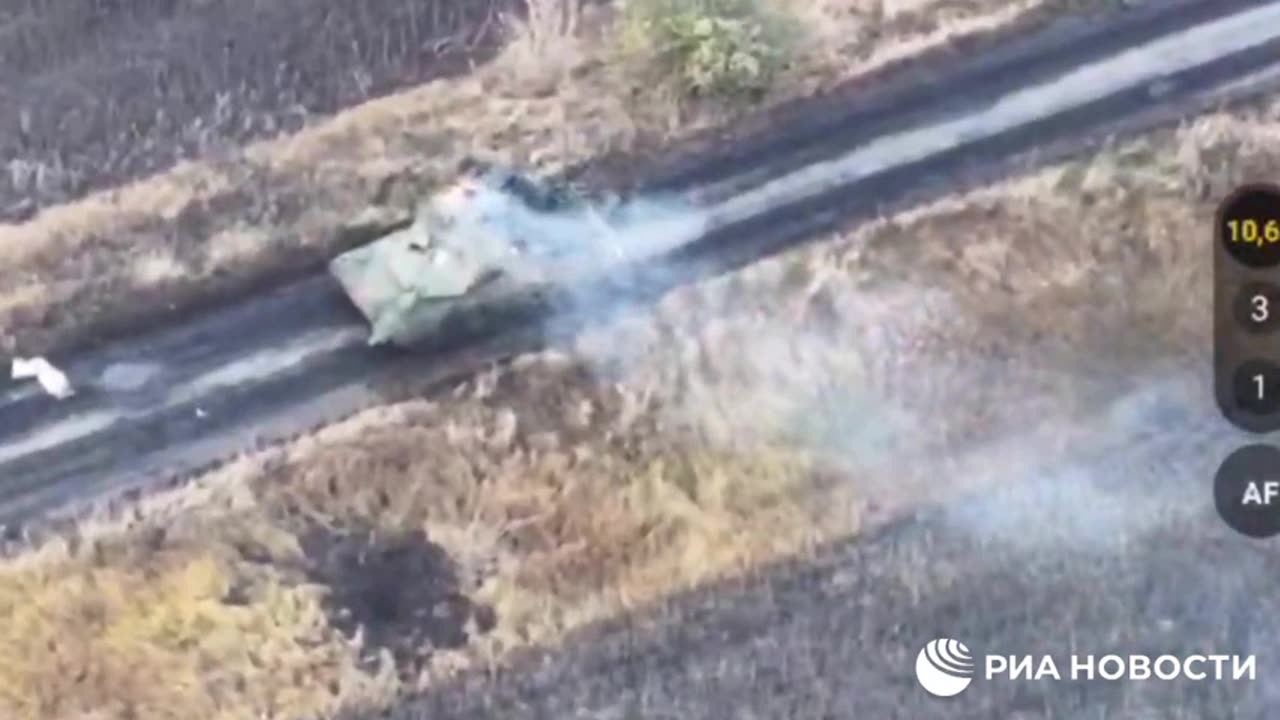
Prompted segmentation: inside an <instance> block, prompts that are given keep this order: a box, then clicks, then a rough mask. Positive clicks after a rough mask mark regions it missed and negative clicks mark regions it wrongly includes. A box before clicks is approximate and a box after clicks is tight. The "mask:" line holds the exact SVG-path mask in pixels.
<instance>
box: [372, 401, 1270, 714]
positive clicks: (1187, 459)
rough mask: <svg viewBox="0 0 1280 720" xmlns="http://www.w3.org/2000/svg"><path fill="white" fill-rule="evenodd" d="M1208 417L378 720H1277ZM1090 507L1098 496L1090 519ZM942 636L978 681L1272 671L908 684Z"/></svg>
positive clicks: (1262, 564) (1225, 445) (1219, 440)
mask: <svg viewBox="0 0 1280 720" xmlns="http://www.w3.org/2000/svg"><path fill="white" fill-rule="evenodd" d="M1202 412H1203V413H1204V417H1203V418H1201V419H1200V420H1195V419H1193V418H1191V417H1184V418H1181V419H1180V420H1177V421H1175V423H1174V424H1175V425H1178V426H1182V427H1184V429H1185V427H1191V426H1200V427H1209V428H1215V427H1216V430H1215V429H1208V430H1205V431H1204V432H1201V433H1198V434H1190V435H1188V434H1184V433H1178V434H1176V435H1170V436H1165V437H1160V435H1161V432H1162V431H1161V430H1160V429H1159V428H1152V435H1151V437H1152V438H1157V439H1155V440H1154V441H1149V440H1147V441H1144V440H1140V439H1136V438H1135V440H1134V443H1133V444H1132V445H1128V446H1124V447H1121V448H1120V449H1119V450H1114V449H1113V450H1112V451H1109V452H1099V451H1097V450H1094V451H1093V453H1092V454H1090V452H1089V450H1088V449H1085V450H1082V451H1081V453H1080V457H1079V460H1078V463H1070V464H1068V465H1066V466H1056V467H1052V468H1049V467H1046V468H1044V472H1043V473H1042V474H1041V475H1040V476H1039V477H1034V478H1031V477H1027V478H1013V477H1010V478H1004V479H1003V480H1004V482H1005V484H1006V486H1007V487H1005V488H1004V490H1003V491H1002V493H994V492H988V493H985V494H978V495H975V496H973V497H970V498H968V499H966V500H964V501H962V502H961V503H958V504H957V505H954V506H952V507H948V508H935V509H929V510H925V511H922V512H920V513H918V514H917V515H915V516H913V517H910V518H907V519H905V520H902V521H900V522H897V523H894V524H892V525H890V526H889V527H887V528H884V529H882V530H880V531H878V532H875V533H872V534H870V535H869V536H867V537H865V538H863V539H861V540H853V541H849V542H846V543H843V544H840V545H837V546H832V547H829V548H827V549H825V550H824V551H822V552H820V553H819V555H818V557H817V558H816V559H813V560H806V561H802V562H794V563H790V564H785V565H781V566H778V567H775V568H771V569H768V570H764V571H762V572H760V573H758V574H757V575H756V576H754V577H751V578H745V579H738V580H734V581H731V582H727V583H723V584H720V585H717V586H711V587H708V588H705V589H704V590H700V591H698V592H696V593H693V594H690V595H686V596H684V597H678V598H674V599H671V600H668V601H666V602H664V603H662V604H661V606H660V607H658V608H654V609H651V610H648V611H645V612H642V613H639V614H636V615H634V616H631V617H626V618H623V619H620V620H616V621H610V622H608V623H606V624H604V625H601V626H598V627H595V628H590V629H588V630H586V631H584V632H583V633H581V635H579V636H578V637H577V638H575V639H573V640H571V641H570V642H569V643H568V644H567V646H565V647H564V648H563V649H561V650H558V651H554V652H540V653H530V654H527V655H525V656H523V657H521V658H519V659H518V660H516V661H514V662H512V663H511V665H510V666H508V667H506V668H504V669H502V670H499V671H495V672H493V673H484V672H478V673H476V674H474V675H471V676H467V677H464V678H462V679H459V680H458V681H456V682H454V683H451V684H448V685H446V686H443V687H440V688H437V689H436V690H434V691H431V692H429V693H427V694H426V696H425V697H422V698H420V699H418V700H417V701H415V702H412V703H408V704H406V705H404V706H402V707H400V708H398V709H397V710H396V711H395V712H392V713H391V714H390V715H389V716H388V715H379V717H391V718H395V719H396V720H410V719H414V720H416V719H418V718H483V717H507V718H673V719H674V718H681V719H682V720H691V719H694V718H743V717H752V718H806V719H808V718H815V719H816V718H903V719H904V720H905V719H910V720H924V719H926V718H951V719H954V718H973V719H974V720H977V719H979V718H1023V719H1030V718H1055V719H1063V718H1099V719H1101V718H1135V719H1136V718H1206V719H1208V718H1214V719H1225V718H1233V719H1235V720H1245V719H1249V720H1255V719H1256V720H1262V719H1264V718H1275V717H1280V705H1277V702H1280V685H1277V683H1276V680H1275V678H1276V673H1277V672H1278V671H1280V616H1278V615H1277V610H1280V595H1277V593H1276V592H1275V591H1274V582H1273V579H1274V577H1275V575H1276V573H1277V572H1280V554H1278V553H1277V552H1276V549H1275V547H1274V544H1273V543H1271V544H1268V543H1264V542H1255V541H1250V540H1247V539H1245V538H1243V537H1241V536H1237V535H1235V534H1234V533H1232V532H1231V531H1230V530H1228V529H1227V528H1226V526H1225V525H1224V524H1223V523H1222V522H1221V521H1219V520H1218V518H1217V517H1216V516H1215V514H1214V510H1213V505H1212V493H1211V491H1210V488H1211V477H1212V473H1213V467H1214V465H1215V464H1216V463H1217V462H1218V461H1219V460H1220V458H1221V457H1222V455H1223V453H1225V452H1226V451H1227V450H1228V449H1229V448H1230V447H1231V444H1232V442H1233V440H1232V437H1231V435H1232V434H1231V433H1230V432H1228V431H1227V430H1226V428H1225V423H1223V422H1221V421H1218V420H1217V419H1216V417H1215V416H1214V415H1213V411H1212V410H1211V409H1209V408H1204V409H1203V410H1202ZM1193 414H1194V413H1193ZM1235 441H1236V442H1238V439H1237V440H1235ZM945 480H946V478H940V481H945ZM1094 493H1097V494H1098V496H1099V497H1101V498H1103V502H1102V503H1100V504H1099V505H1098V506H1094V507H1087V506H1085V504H1084V503H1083V502H1081V498H1085V497H1090V496H1092V495H1093V494H1094ZM1140 496H1145V497H1146V498H1155V499H1158V500H1159V501H1163V502H1165V503H1168V504H1169V506H1170V507H1171V509H1169V510H1168V511H1167V514H1166V515H1163V516H1160V517H1159V519H1153V516H1152V513H1150V512H1149V510H1148V509H1143V508H1142V507H1140V506H1139V505H1138V504H1134V502H1135V501H1134V498H1136V497H1140ZM1051 502H1058V503H1063V504H1066V505H1069V506H1070V510H1067V511H1065V512H1054V509H1053V508H1051V507H1050V506H1049V503H1051ZM1108 502H1110V503H1114V504H1115V505H1116V507H1114V508H1113V510H1114V512H1112V513H1111V517H1109V518H1108V517H1107V514H1108V508H1106V507H1104V506H1103V505H1104V504H1105V503H1108ZM1077 512H1078V513H1079V514H1080V515H1079V517H1077V518H1074V519H1073V518H1072V517H1071V516H1070V515H1068V513H1077ZM975 519H981V520H975ZM937 637H951V638H956V639H959V640H961V641H962V642H965V643H966V644H967V645H968V646H969V648H970V650H971V651H973V653H974V655H975V657H977V658H978V662H979V667H982V662H983V660H982V658H983V656H984V655H985V654H988V653H990V654H995V655H1006V656H1007V655H1022V654H1034V655H1036V656H1037V657H1038V656H1040V655H1051V656H1053V657H1054V661H1055V663H1056V664H1057V666H1058V668H1059V669H1060V670H1061V671H1062V673H1063V674H1064V677H1065V676H1066V674H1067V673H1068V672H1069V668H1070V659H1069V658H1070V655H1071V654H1072V653H1077V654H1081V655H1084V654H1093V655H1095V656H1097V657H1099V658H1100V657H1102V656H1103V655H1107V654H1112V653H1115V654H1120V655H1123V656H1127V655H1129V654H1145V655H1149V656H1151V657H1153V658H1154V657H1156V656H1158V655H1161V654H1175V655H1187V654H1192V653H1201V654H1206V655H1207V654H1241V655H1245V654H1255V655H1256V669H1257V675H1256V679H1254V680H1252V681H1245V680H1237V681H1232V680H1225V681H1212V682H1209V681H1206V682H1192V681H1188V680H1186V679H1180V680H1176V681H1171V682H1160V681H1154V680H1151V681H1128V680H1124V681H1103V680H1099V679H1095V680H1093V681H1086V680H1083V679H1077V680H1072V679H1070V678H1069V677H1065V679H1064V680H1063V681H1061V682H1056V681H1051V680H1047V679H1042V680H1034V681H1033V680H1026V679H1023V680H1019V681H1012V680H1009V679H1007V678H1006V679H1000V678H997V679H993V680H987V679H985V678H983V677H981V676H980V677H979V678H978V679H976V680H975V681H974V684H973V685H972V686H971V687H970V688H969V689H967V690H966V691H964V692H963V693H962V694H961V695H960V696H958V697H955V698H951V699H948V700H939V699H936V698H933V697H931V696H929V695H927V694H926V693H925V692H924V691H923V690H922V689H921V688H920V687H919V685H917V684H916V680H915V677H914V672H913V668H914V661H915V656H916V653H917V652H918V651H919V650H920V648H921V647H923V646H924V644H925V643H926V642H928V641H929V640H932V639H934V638H937ZM1037 662H1039V660H1037ZM365 717H372V715H365V714H362V713H360V712H353V713H352V714H351V715H350V719H351V720H355V719H356V718H365Z"/></svg>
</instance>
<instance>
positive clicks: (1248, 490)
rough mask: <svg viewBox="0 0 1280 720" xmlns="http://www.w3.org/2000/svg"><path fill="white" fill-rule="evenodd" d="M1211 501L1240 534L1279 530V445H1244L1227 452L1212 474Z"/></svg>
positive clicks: (1257, 535)
mask: <svg viewBox="0 0 1280 720" xmlns="http://www.w3.org/2000/svg"><path fill="white" fill-rule="evenodd" d="M1213 504H1214V506H1216V507H1217V509H1218V515H1220V516H1222V520H1223V521H1224V522H1226V523H1227V525H1229V526H1231V529H1233V530H1235V531H1236V532H1238V533H1241V534H1242V535H1247V536H1248V537H1252V538H1268V537H1271V536H1273V535H1276V534H1280V449H1278V448H1274V447H1272V446H1270V445H1246V446H1245V447H1242V448H1240V449H1239V450H1236V451H1235V452H1233V453H1231V455H1230V456H1228V457H1227V459H1226V460H1225V461H1224V462H1223V463H1222V467H1220V468H1218V475H1217V477H1215V478H1214V481H1213Z"/></svg>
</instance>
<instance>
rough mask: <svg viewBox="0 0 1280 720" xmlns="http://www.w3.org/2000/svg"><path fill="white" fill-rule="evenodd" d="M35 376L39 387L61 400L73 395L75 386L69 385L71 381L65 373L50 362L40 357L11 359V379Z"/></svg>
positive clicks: (27, 378)
mask: <svg viewBox="0 0 1280 720" xmlns="http://www.w3.org/2000/svg"><path fill="white" fill-rule="evenodd" d="M32 378H35V381H36V382H38V383H40V387H42V388H44V391H45V392H47V393H49V394H50V395H52V396H54V397H55V398H58V399H59V400H62V399H64V398H69V397H71V396H72V395H75V393H76V391H75V388H73V387H71V381H70V380H68V379H67V375H66V373H64V372H62V371H61V370H59V369H58V368H56V367H54V366H53V364H52V363H50V362H49V361H48V360H46V359H44V358H42V357H35V358H14V359H13V379H14V380H29V379H32Z"/></svg>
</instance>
